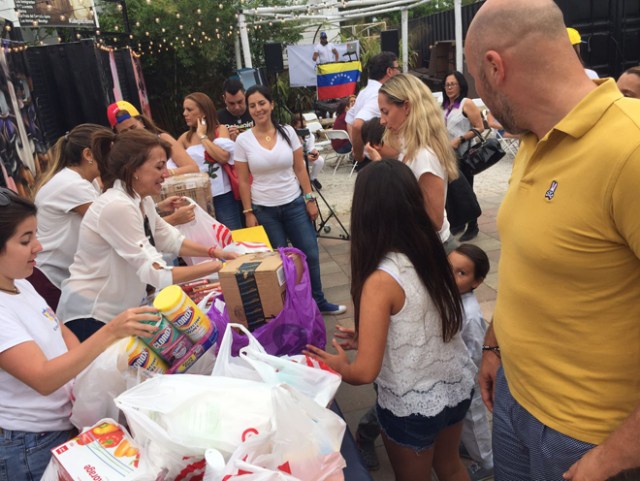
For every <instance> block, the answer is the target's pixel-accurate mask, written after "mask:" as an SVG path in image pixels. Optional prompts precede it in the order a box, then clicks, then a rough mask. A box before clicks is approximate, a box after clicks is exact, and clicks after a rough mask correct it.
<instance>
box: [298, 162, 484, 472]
mask: <svg viewBox="0 0 640 481" xmlns="http://www.w3.org/2000/svg"><path fill="white" fill-rule="evenodd" d="M351 236H352V237H351V297H352V299H353V304H354V306H355V314H354V323H355V331H350V330H346V329H344V328H343V329H341V330H340V333H339V334H338V336H337V337H342V338H343V339H344V338H345V334H346V333H348V334H349V335H348V336H346V341H345V342H342V343H339V342H338V341H337V340H336V339H334V340H333V342H332V344H333V347H334V348H335V350H336V351H337V354H329V353H327V352H325V351H322V350H321V349H319V348H316V347H313V346H307V348H308V350H309V351H308V352H307V353H308V354H310V355H312V356H313V357H315V358H317V359H319V360H322V361H324V362H325V363H327V364H328V365H329V366H330V367H331V368H332V369H334V370H336V371H337V372H338V373H340V374H341V376H342V379H343V381H345V382H348V383H349V384H354V385H359V384H367V383H370V382H375V384H376V386H377V405H376V410H377V414H378V418H379V422H380V427H381V428H382V436H383V441H384V445H385V448H386V449H387V453H388V454H389V459H390V461H391V465H392V467H393V471H394V473H395V477H396V479H397V480H399V481H416V480H430V479H431V468H432V467H433V468H434V469H435V471H436V474H437V475H438V479H439V480H441V481H463V480H466V481H468V480H469V478H468V475H467V472H466V469H465V468H464V466H463V465H462V463H461V461H460V458H459V455H458V446H459V443H460V433H461V430H462V421H463V419H464V416H465V413H466V411H467V409H468V408H469V403H470V398H471V392H472V389H473V382H474V381H473V379H474V374H475V372H474V367H473V364H472V362H471V359H470V358H469V354H468V352H467V350H466V348H465V347H464V344H463V342H462V338H461V336H460V328H461V325H462V311H461V305H460V295H459V294H458V290H457V287H456V283H455V280H454V278H453V274H452V272H451V269H450V266H449V262H448V261H447V257H446V255H445V252H444V248H443V246H442V242H441V241H440V238H439V236H438V234H437V232H436V231H435V229H434V227H433V223H432V221H431V219H430V218H429V216H428V215H427V212H426V211H425V209H424V199H423V195H422V190H421V188H420V186H419V184H418V181H417V180H416V178H415V175H414V174H413V172H412V171H411V169H410V168H409V167H408V166H406V165H405V164H403V163H402V162H398V161H396V160H390V159H385V160H382V161H380V162H373V163H372V164H371V165H370V166H369V167H367V168H366V169H364V170H363V171H361V172H360V173H359V174H358V178H357V179H356V184H355V188H354V193H353V205H352V208H351ZM345 348H346V349H357V353H356V355H355V358H354V359H353V361H349V358H348V357H347V354H346V352H345V350H344V349H345Z"/></svg>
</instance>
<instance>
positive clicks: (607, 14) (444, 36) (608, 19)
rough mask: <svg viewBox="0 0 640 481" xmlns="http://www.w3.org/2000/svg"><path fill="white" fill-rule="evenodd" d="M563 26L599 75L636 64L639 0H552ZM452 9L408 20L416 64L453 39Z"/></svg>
mask: <svg viewBox="0 0 640 481" xmlns="http://www.w3.org/2000/svg"><path fill="white" fill-rule="evenodd" d="M482 3H483V2H477V3H473V4H470V5H465V6H464V7H462V31H463V38H464V37H465V36H466V33H467V29H468V27H469V23H471V20H472V19H473V16H474V15H475V13H476V12H477V11H478V9H479V8H480V7H481V6H482ZM556 3H557V4H558V6H559V7H560V9H561V10H562V12H563V14H564V18H565V23H566V24H567V26H570V27H574V28H576V29H577V30H578V31H579V32H580V34H581V35H582V39H583V41H586V44H584V45H583V46H582V58H583V60H584V62H585V65H586V66H588V67H590V68H592V69H593V70H595V71H597V72H598V74H599V75H600V76H601V77H607V76H614V77H617V76H618V75H620V73H621V72H623V71H624V70H626V69H627V68H629V67H631V66H633V65H640V1H638V0H556ZM454 25H455V24H454V13H453V10H448V11H444V12H439V13H436V14H434V15H430V16H428V17H421V18H417V19H414V20H410V21H409V32H410V45H411V48H412V50H413V51H414V52H416V54H417V63H416V65H417V67H428V65H429V61H430V57H431V48H432V47H433V45H435V43H436V42H438V41H445V40H455V26H454Z"/></svg>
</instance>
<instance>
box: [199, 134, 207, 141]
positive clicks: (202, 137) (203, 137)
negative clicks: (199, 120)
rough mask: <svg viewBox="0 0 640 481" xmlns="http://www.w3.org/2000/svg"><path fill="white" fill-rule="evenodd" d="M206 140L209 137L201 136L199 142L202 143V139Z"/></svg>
mask: <svg viewBox="0 0 640 481" xmlns="http://www.w3.org/2000/svg"><path fill="white" fill-rule="evenodd" d="M208 138H209V137H207V136H206V135H201V136H200V140H201V141H202V140H204V139H208Z"/></svg>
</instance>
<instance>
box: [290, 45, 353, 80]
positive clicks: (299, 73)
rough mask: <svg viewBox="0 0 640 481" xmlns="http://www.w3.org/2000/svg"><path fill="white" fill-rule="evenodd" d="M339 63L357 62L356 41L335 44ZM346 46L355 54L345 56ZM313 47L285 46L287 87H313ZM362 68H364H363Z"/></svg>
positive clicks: (314, 74)
mask: <svg viewBox="0 0 640 481" xmlns="http://www.w3.org/2000/svg"><path fill="white" fill-rule="evenodd" d="M335 46H336V50H337V51H338V56H339V57H338V59H339V60H340V61H348V60H357V59H358V58H359V55H360V42H358V41H357V40H355V41H350V42H347V43H338V44H335ZM347 46H349V47H350V48H351V50H352V51H353V50H355V52H356V53H355V54H353V55H351V56H349V55H345V53H346V52H347ZM313 47H314V46H313V45H287V57H288V59H289V85H291V86H292V87H315V86H316V64H315V62H314V61H313ZM363 67H364V66H363Z"/></svg>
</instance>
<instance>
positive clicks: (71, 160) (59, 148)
mask: <svg viewBox="0 0 640 481" xmlns="http://www.w3.org/2000/svg"><path fill="white" fill-rule="evenodd" d="M104 131H107V132H109V129H107V128H106V127H103V126H102V125H97V124H80V125H78V126H76V127H74V128H73V129H72V130H71V132H68V133H67V134H65V135H63V136H62V137H60V138H59V139H58V141H57V142H56V143H55V144H54V145H53V147H51V149H50V150H49V159H50V161H49V166H48V168H47V170H46V171H45V172H43V173H42V175H41V176H40V179H38V183H37V184H36V188H35V190H34V196H35V194H36V193H37V192H38V191H39V190H40V189H41V188H42V187H43V186H44V185H45V184H46V183H47V182H49V181H50V180H51V179H52V178H53V176H54V175H56V174H57V173H58V172H60V171H61V170H62V169H64V168H65V167H70V166H74V165H80V164H81V163H82V153H83V152H84V149H91V139H92V138H93V135H94V134H95V133H96V132H104ZM98 167H99V166H98Z"/></svg>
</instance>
